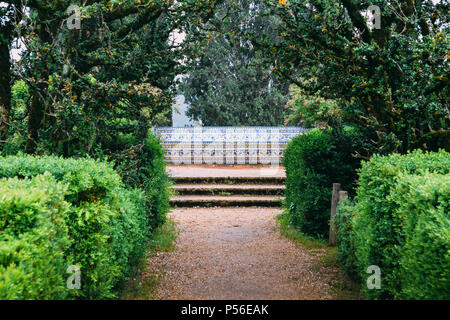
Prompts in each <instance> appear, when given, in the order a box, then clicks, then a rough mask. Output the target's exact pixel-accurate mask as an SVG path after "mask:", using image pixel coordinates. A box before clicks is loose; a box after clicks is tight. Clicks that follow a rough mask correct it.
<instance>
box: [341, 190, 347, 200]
mask: <svg viewBox="0 0 450 320" xmlns="http://www.w3.org/2000/svg"><path fill="white" fill-rule="evenodd" d="M347 198H348V192H347V191H344V190H341V191H339V201H341V200H344V199H347Z"/></svg>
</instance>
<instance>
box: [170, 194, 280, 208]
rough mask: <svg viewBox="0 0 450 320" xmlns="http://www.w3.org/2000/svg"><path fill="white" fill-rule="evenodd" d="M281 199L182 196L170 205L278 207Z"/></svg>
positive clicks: (275, 197)
mask: <svg viewBox="0 0 450 320" xmlns="http://www.w3.org/2000/svg"><path fill="white" fill-rule="evenodd" d="M282 199H283V197H279V196H262V195H260V196H243V195H232V196H211V195H182V196H173V197H172V198H171V199H170V204H171V205H172V206H177V207H195V206H202V207H213V206H218V207H234V206H236V207H238V206H242V207H251V206H262V207H279V206H281V201H282Z"/></svg>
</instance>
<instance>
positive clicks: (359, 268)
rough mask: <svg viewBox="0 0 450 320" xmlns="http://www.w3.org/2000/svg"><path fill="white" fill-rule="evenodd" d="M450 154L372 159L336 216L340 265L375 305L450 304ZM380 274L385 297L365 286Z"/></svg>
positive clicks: (362, 169)
mask: <svg viewBox="0 0 450 320" xmlns="http://www.w3.org/2000/svg"><path fill="white" fill-rule="evenodd" d="M449 195H450V154H449V153H447V152H445V151H443V150H441V151H439V152H434V153H424V152H422V151H420V150H416V151H414V152H411V153H408V154H406V155H400V154H393V155H390V156H378V155H376V156H373V157H372V159H371V160H370V161H368V162H365V163H363V165H362V168H361V170H360V172H359V184H358V188H357V196H356V198H355V200H354V202H353V203H352V202H350V201H346V202H343V203H341V204H340V205H339V208H338V213H337V215H336V227H337V231H338V257H339V260H340V262H341V264H342V265H343V266H344V269H345V270H346V271H347V272H348V273H349V274H351V275H353V276H355V278H359V279H360V280H361V281H362V282H363V283H362V284H363V285H362V288H363V289H364V290H365V292H366V294H367V296H368V297H369V298H373V299H392V298H398V299H449V298H450V291H449V290H450V260H449V252H450V236H449V234H450V230H449V223H450V217H449V214H448V212H449V198H450V197H449ZM370 265H377V266H379V267H380V268H381V272H382V282H381V289H379V290H368V289H367V288H366V286H365V285H364V279H366V278H367V276H368V274H367V273H366V270H367V267H368V266H370Z"/></svg>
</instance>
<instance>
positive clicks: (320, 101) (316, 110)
mask: <svg viewBox="0 0 450 320" xmlns="http://www.w3.org/2000/svg"><path fill="white" fill-rule="evenodd" d="M286 109H287V111H286V114H285V125H288V126H302V127H305V128H311V127H317V126H319V125H320V126H323V125H332V124H335V123H336V122H342V119H341V118H342V114H341V113H342V111H341V110H340V108H339V107H338V104H337V103H336V101H333V100H326V99H324V98H322V97H320V96H318V95H316V96H310V95H307V94H305V93H304V92H303V91H302V90H301V89H300V88H298V87H296V86H292V87H291V99H290V100H289V101H288V103H287V104H286Z"/></svg>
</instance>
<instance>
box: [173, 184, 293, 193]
mask: <svg viewBox="0 0 450 320" xmlns="http://www.w3.org/2000/svg"><path fill="white" fill-rule="evenodd" d="M172 189H173V190H174V191H176V193H177V194H179V195H188V194H191V195H201V194H203V195H230V194H241V195H284V190H285V187H284V185H282V184H177V185H174V186H173V187H172Z"/></svg>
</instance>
